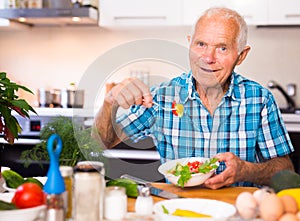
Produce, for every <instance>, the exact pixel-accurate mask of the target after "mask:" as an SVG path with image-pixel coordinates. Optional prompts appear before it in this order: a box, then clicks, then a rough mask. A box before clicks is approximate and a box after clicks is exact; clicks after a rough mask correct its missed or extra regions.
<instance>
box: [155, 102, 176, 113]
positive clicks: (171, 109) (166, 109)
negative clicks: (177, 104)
mask: <svg viewBox="0 0 300 221" xmlns="http://www.w3.org/2000/svg"><path fill="white" fill-rule="evenodd" d="M152 103H153V104H155V105H156V106H158V107H159V108H161V109H163V110H165V111H173V110H176V108H167V107H163V106H161V105H160V104H159V103H157V102H155V101H152Z"/></svg>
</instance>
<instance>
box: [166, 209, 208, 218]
mask: <svg viewBox="0 0 300 221" xmlns="http://www.w3.org/2000/svg"><path fill="white" fill-rule="evenodd" d="M172 215H173V216H183V217H198V218H199V217H200V218H210V217H211V216H210V215H206V214H202V213H197V212H194V211H190V210H185V209H176V210H175V211H174V212H173V213H172Z"/></svg>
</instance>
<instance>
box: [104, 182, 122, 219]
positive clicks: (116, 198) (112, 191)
mask: <svg viewBox="0 0 300 221" xmlns="http://www.w3.org/2000/svg"><path fill="white" fill-rule="evenodd" d="M126 213H127V195H126V190H125V188H124V187H120V186H110V187H106V188H105V198H104V218H105V219H106V220H121V219H122V218H124V217H125V215H126Z"/></svg>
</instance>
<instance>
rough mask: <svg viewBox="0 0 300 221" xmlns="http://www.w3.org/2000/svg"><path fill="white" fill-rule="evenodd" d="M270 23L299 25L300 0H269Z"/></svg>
mask: <svg viewBox="0 0 300 221" xmlns="http://www.w3.org/2000/svg"><path fill="white" fill-rule="evenodd" d="M268 8H269V25H299V24H300V1H299V0H286V1H282V0H269V6H268Z"/></svg>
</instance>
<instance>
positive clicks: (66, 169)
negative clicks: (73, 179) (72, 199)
mask: <svg viewBox="0 0 300 221" xmlns="http://www.w3.org/2000/svg"><path fill="white" fill-rule="evenodd" d="M59 171H60V173H61V175H62V176H63V177H67V176H72V175H73V167H71V166H60V167H59Z"/></svg>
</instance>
